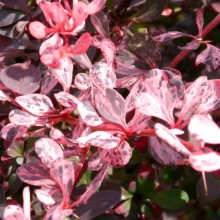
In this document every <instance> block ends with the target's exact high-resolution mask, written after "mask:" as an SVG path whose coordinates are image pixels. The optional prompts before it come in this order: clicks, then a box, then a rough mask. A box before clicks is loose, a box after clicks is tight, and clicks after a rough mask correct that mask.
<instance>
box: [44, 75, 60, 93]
mask: <svg viewBox="0 0 220 220" xmlns="http://www.w3.org/2000/svg"><path fill="white" fill-rule="evenodd" d="M57 83H58V81H57V79H56V78H55V77H54V76H52V75H51V74H50V73H49V72H47V73H46V74H44V78H43V80H42V83H41V91H40V93H41V94H44V95H46V94H48V93H49V92H50V91H51V90H52V89H53V88H54V87H55V86H56V84H57Z"/></svg>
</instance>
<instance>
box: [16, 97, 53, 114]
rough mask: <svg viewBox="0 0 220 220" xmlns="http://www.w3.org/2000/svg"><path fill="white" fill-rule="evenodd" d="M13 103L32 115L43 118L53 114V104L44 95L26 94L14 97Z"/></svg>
mask: <svg viewBox="0 0 220 220" xmlns="http://www.w3.org/2000/svg"><path fill="white" fill-rule="evenodd" d="M15 101H16V102H17V103H18V104H19V105H20V106H21V107H23V108H24V109H25V110H27V111H28V112H30V113H32V114H33V115H37V116H44V115H48V114H50V113H53V112H55V108H54V106H53V103H52V102H51V100H50V99H49V98H48V97H47V96H46V95H42V94H27V95H23V96H18V97H16V98H15Z"/></svg>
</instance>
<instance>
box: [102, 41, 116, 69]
mask: <svg viewBox="0 0 220 220" xmlns="http://www.w3.org/2000/svg"><path fill="white" fill-rule="evenodd" d="M101 51H102V54H103V56H104V59H105V61H106V63H107V64H108V65H109V66H111V65H112V64H113V61H114V58H115V52H116V48H115V45H114V44H113V43H112V41H111V40H109V39H103V40H102V41H101Z"/></svg>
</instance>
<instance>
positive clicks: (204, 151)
mask: <svg viewBox="0 0 220 220" xmlns="http://www.w3.org/2000/svg"><path fill="white" fill-rule="evenodd" d="M189 164H190V165H191V166H192V168H193V169H195V170H197V171H201V172H213V171H215V170H219V169H220V156H219V154H218V153H216V152H214V151H212V150H211V149H209V148H201V149H200V150H198V151H196V152H194V153H192V154H191V155H190V156H189Z"/></svg>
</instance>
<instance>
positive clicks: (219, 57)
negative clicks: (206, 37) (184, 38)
mask: <svg viewBox="0 0 220 220" xmlns="http://www.w3.org/2000/svg"><path fill="white" fill-rule="evenodd" d="M206 46H207V47H206V49H205V50H203V51H202V52H201V53H200V54H199V55H198V56H197V58H196V65H199V64H200V63H203V64H205V65H206V69H207V71H208V72H210V71H212V70H215V69H217V68H218V67H219V65H220V49H219V48H218V47H215V46H212V45H211V44H206Z"/></svg>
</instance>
